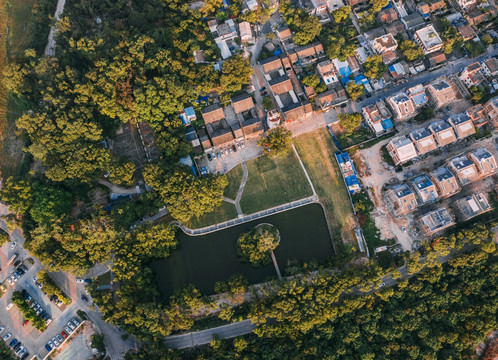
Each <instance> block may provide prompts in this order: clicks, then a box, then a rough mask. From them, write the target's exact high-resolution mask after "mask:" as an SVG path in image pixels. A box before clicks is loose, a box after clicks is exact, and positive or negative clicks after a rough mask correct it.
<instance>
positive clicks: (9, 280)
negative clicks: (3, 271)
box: [7, 276, 14, 285]
mask: <svg viewBox="0 0 498 360" xmlns="http://www.w3.org/2000/svg"><path fill="white" fill-rule="evenodd" d="M7 282H8V283H9V284H10V285H14V280H13V279H12V276H11V277H9V278H8V279H7Z"/></svg>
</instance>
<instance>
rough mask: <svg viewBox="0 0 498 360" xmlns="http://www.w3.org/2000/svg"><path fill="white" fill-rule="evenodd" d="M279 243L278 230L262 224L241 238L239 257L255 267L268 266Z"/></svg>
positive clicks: (238, 248) (239, 240)
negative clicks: (271, 255)
mask: <svg viewBox="0 0 498 360" xmlns="http://www.w3.org/2000/svg"><path fill="white" fill-rule="evenodd" d="M279 242H280V237H279V235H278V230H277V229H276V228H275V227H274V226H273V225H268V224H261V225H258V226H256V227H255V228H254V229H252V230H251V231H248V232H246V233H244V234H242V235H240V236H239V239H238V240H237V255H238V256H239V258H240V259H241V260H242V261H246V262H249V263H250V264H251V265H252V266H254V267H258V266H261V265H267V264H269V263H270V261H271V260H270V254H271V252H272V251H273V250H275V249H276V248H277V246H278V244H279Z"/></svg>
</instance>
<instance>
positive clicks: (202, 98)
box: [197, 95, 209, 104]
mask: <svg viewBox="0 0 498 360" xmlns="http://www.w3.org/2000/svg"><path fill="white" fill-rule="evenodd" d="M201 101H204V102H205V103H206V104H209V96H207V95H206V96H201V95H199V97H198V98H197V103H199V102H201Z"/></svg>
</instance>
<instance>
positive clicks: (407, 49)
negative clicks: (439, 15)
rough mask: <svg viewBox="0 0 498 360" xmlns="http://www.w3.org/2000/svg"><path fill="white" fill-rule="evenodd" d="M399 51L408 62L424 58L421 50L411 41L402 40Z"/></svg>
mask: <svg viewBox="0 0 498 360" xmlns="http://www.w3.org/2000/svg"><path fill="white" fill-rule="evenodd" d="M399 49H400V51H401V53H402V54H403V56H404V57H405V58H406V60H408V61H414V60H418V59H420V58H422V57H423V56H424V51H423V50H422V48H421V47H420V46H418V45H417V44H416V43H415V42H413V41H411V40H404V41H403V42H402V43H401V44H400V46H399Z"/></svg>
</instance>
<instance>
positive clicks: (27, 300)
mask: <svg viewBox="0 0 498 360" xmlns="http://www.w3.org/2000/svg"><path fill="white" fill-rule="evenodd" d="M31 300H33V298H32V297H31V295H29V296H28V297H27V298H26V302H28V303H29V302H30V301H31Z"/></svg>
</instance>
